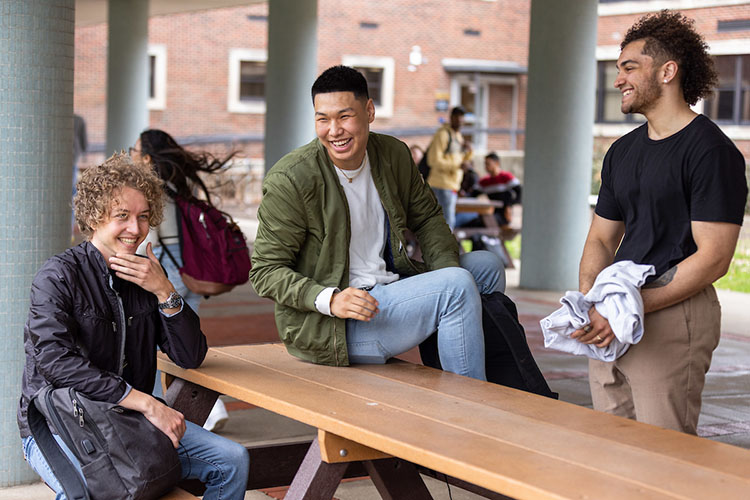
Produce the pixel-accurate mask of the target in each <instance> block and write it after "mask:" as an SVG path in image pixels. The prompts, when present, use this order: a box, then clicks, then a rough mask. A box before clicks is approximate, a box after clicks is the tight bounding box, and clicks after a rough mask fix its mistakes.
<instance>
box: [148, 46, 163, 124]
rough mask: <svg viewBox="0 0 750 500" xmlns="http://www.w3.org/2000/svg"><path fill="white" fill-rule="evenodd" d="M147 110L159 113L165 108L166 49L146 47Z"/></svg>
mask: <svg viewBox="0 0 750 500" xmlns="http://www.w3.org/2000/svg"><path fill="white" fill-rule="evenodd" d="M147 106H148V109H149V110H154V111H160V110H163V109H165V108H166V107H167V47H166V45H149V46H148V104H147Z"/></svg>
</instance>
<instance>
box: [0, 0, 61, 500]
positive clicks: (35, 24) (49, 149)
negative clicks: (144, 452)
mask: <svg viewBox="0 0 750 500" xmlns="http://www.w3.org/2000/svg"><path fill="white" fill-rule="evenodd" d="M74 25H75V0H3V1H2V2H0V81H2V91H0V344H2V349H1V350H0V366H2V373H3V375H2V376H0V487H7V486H15V485H18V484H22V483H28V482H31V481H36V480H38V477H37V476H36V474H35V473H34V472H33V471H32V470H31V468H30V467H28V466H27V465H26V463H25V462H24V459H23V453H22V451H21V440H20V438H19V435H18V427H17V426H16V407H17V405H18V398H19V396H20V395H21V374H22V373H23V366H24V359H25V356H24V350H23V325H24V323H25V322H26V316H27V315H28V311H29V287H30V285H31V279H32V278H33V276H34V274H35V273H36V271H37V270H38V269H39V267H40V266H41V265H42V263H44V261H45V260H46V259H47V258H49V257H51V256H52V255H53V254H55V253H59V252H61V251H62V250H63V249H64V248H65V247H66V246H67V245H68V244H69V243H70V197H71V182H72V175H73V58H74V55H75V53H74V47H73V42H74V34H73V31H74Z"/></svg>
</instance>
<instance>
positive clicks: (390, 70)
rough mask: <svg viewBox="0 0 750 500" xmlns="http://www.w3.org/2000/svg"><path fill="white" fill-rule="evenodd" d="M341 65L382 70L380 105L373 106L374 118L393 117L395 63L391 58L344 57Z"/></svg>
mask: <svg viewBox="0 0 750 500" xmlns="http://www.w3.org/2000/svg"><path fill="white" fill-rule="evenodd" d="M341 64H343V65H344V66H351V67H353V68H379V69H382V70H383V81H382V83H381V87H380V99H381V104H380V105H379V106H378V105H376V106H375V118H376V119H377V118H378V117H380V118H392V117H393V98H394V90H393V89H394V83H395V72H396V63H395V60H394V59H393V58H392V57H386V56H361V55H344V56H342V57H341Z"/></svg>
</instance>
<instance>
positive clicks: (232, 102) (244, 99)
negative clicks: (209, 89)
mask: <svg viewBox="0 0 750 500" xmlns="http://www.w3.org/2000/svg"><path fill="white" fill-rule="evenodd" d="M267 58H268V55H267V53H266V51H265V50H259V49H232V50H230V51H229V93H228V95H227V109H228V110H229V112H231V113H265V112H266V61H267Z"/></svg>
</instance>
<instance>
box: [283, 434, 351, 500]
mask: <svg viewBox="0 0 750 500" xmlns="http://www.w3.org/2000/svg"><path fill="white" fill-rule="evenodd" d="M348 466H349V464H348V463H346V462H342V463H336V464H329V463H326V462H324V461H323V459H322V458H321V455H320V445H319V444H318V438H317V437H316V438H315V439H314V440H313V442H312V443H311V444H310V449H309V450H307V455H305V459H304V460H303V461H302V465H300V468H299V470H298V471H297V474H296V475H295V476H294V481H292V484H291V486H289V491H287V493H286V496H285V497H284V498H285V499H286V500H331V498H333V494H334V493H336V488H338V486H339V483H340V482H341V479H342V478H343V477H344V473H345V472H346V468H347V467H348Z"/></svg>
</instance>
